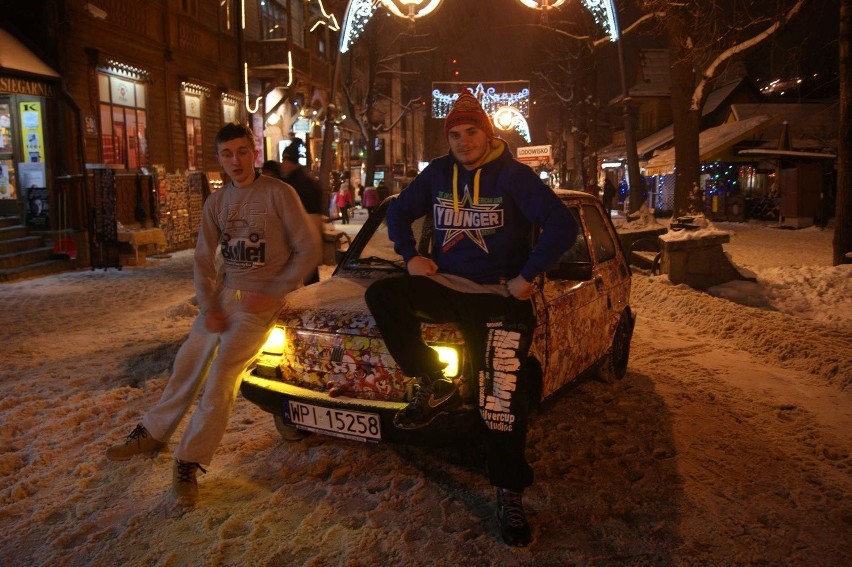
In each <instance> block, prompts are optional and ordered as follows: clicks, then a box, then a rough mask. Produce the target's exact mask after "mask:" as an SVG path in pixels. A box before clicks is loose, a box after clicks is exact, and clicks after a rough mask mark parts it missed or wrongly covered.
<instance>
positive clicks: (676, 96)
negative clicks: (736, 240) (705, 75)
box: [671, 41, 703, 218]
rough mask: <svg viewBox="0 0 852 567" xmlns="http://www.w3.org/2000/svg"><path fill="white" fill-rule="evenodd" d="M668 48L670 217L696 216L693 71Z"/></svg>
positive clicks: (696, 116)
mask: <svg viewBox="0 0 852 567" xmlns="http://www.w3.org/2000/svg"><path fill="white" fill-rule="evenodd" d="M671 43H672V44H673V45H672V48H671V53H672V67H671V80H672V99H671V104H672V117H673V121H674V141H675V145H674V148H675V164H676V168H675V195H674V217H675V218H677V217H679V216H682V215H685V214H694V213H699V212H701V211H702V210H703V206H702V204H701V201H700V195H701V194H702V193H703V192H702V191H700V190H696V188H698V189H700V188H699V187H698V183H699V178H700V175H701V163H700V161H699V151H698V135H699V134H700V120H701V110H700V109H697V110H696V109H693V108H691V107H690V102H691V100H692V92H693V90H694V89H695V72H694V71H693V69H692V63H691V60H690V58H689V56H688V55H687V54H685V53H683V52H682V51H681V50H679V49H677V46H676V45H674V44H676V43H678V42H677V41H673V42H671Z"/></svg>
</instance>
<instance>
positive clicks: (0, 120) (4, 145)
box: [0, 98, 18, 199]
mask: <svg viewBox="0 0 852 567" xmlns="http://www.w3.org/2000/svg"><path fill="white" fill-rule="evenodd" d="M15 185H16V183H15V161H14V159H13V156H12V105H11V104H10V102H9V99H8V98H2V99H0V199H16V198H17V197H18V194H17V191H16V190H15Z"/></svg>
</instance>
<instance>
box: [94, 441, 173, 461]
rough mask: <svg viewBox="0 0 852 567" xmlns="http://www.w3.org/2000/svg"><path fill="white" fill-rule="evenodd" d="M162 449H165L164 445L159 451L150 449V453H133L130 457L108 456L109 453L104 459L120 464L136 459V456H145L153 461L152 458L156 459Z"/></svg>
mask: <svg viewBox="0 0 852 567" xmlns="http://www.w3.org/2000/svg"><path fill="white" fill-rule="evenodd" d="M164 448H165V445H163V446H162V447H160V448H159V449H152V450H151V451H143V452H141V453H133V454H132V455H127V456H124V455H118V456H116V455H110V454H109V453H107V454H106V458H107V459H108V460H110V461H116V462H120V463H123V462H124V461H129V460H130V459H132V458H133V457H137V456H139V455H147V456H148V458H149V459H153V458H154V457H156V456H157V455H158V454H159V453H160V451H162V450H163V449H164Z"/></svg>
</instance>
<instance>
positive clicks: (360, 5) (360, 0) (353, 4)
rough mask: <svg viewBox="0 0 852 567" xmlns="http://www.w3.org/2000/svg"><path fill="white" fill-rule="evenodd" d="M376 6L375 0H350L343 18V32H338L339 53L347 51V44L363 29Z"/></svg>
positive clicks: (349, 44)
mask: <svg viewBox="0 0 852 567" xmlns="http://www.w3.org/2000/svg"><path fill="white" fill-rule="evenodd" d="M377 7H378V2H377V0H350V2H349V6H348V7H347V8H346V16H345V17H344V18H343V32H342V33H341V34H340V48H339V49H340V53H346V52H347V51H349V46H351V45H352V43H353V42H354V41H355V40H356V39H357V38H358V36H359V35H361V32H362V31H364V26H366V25H367V22H369V21H370V18H371V17H372V16H373V12H375V11H376V8H377Z"/></svg>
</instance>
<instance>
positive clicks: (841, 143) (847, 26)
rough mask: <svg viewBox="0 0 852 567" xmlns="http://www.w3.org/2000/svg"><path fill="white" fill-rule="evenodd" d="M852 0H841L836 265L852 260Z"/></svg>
mask: <svg viewBox="0 0 852 567" xmlns="http://www.w3.org/2000/svg"><path fill="white" fill-rule="evenodd" d="M850 3H852V0H841V1H840V117H839V120H840V132H839V134H840V138H839V140H838V146H837V200H836V203H835V214H834V218H835V224H836V226H835V228H834V254H833V260H834V265H835V266H837V265H839V264H844V263H846V264H848V263H852V259H849V258H847V257H846V255H847V254H849V253H850V252H852V226H850V225H851V224H852V200H850V195H851V194H852V191H850V189H852V187H850V186H852V175H850V171H849V167H850V164H852V141H850V139H849V138H850V137H852V127H850V124H849V122H850V121H852V108H850V107H852V72H850V69H849V35H850V34H852V6H850Z"/></svg>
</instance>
